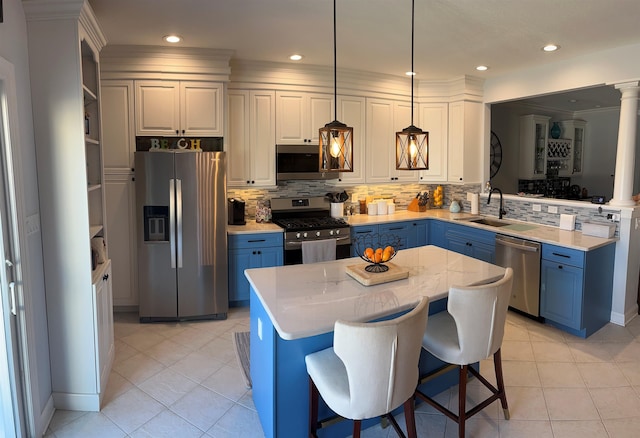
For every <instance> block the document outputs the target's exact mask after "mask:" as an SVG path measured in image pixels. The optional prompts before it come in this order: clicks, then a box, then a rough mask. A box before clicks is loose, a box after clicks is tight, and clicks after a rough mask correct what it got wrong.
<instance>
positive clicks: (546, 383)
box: [537, 362, 586, 388]
mask: <svg viewBox="0 0 640 438" xmlns="http://www.w3.org/2000/svg"><path fill="white" fill-rule="evenodd" d="M537 369H538V373H539V374H540V381H541V382H542V386H543V387H545V388H585V387H586V385H585V383H584V380H583V379H582V375H581V374H580V372H579V371H578V367H577V366H576V364H574V363H568V362H538V364H537Z"/></svg>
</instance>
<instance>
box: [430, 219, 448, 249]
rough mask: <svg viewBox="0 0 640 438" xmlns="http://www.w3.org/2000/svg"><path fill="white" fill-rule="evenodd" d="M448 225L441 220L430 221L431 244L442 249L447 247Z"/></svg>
mask: <svg viewBox="0 0 640 438" xmlns="http://www.w3.org/2000/svg"><path fill="white" fill-rule="evenodd" d="M446 231H447V223H446V222H442V221H439V220H435V219H434V220H431V221H429V244H430V245H435V246H438V247H440V248H446V247H447V238H446V236H445V234H446Z"/></svg>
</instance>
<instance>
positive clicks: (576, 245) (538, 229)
mask: <svg viewBox="0 0 640 438" xmlns="http://www.w3.org/2000/svg"><path fill="white" fill-rule="evenodd" d="M473 217H479V216H478V215H472V214H469V213H451V212H449V210H448V209H444V208H438V209H429V210H427V211H425V212H420V213H418V212H413V211H407V210H401V211H396V212H395V213H393V214H381V215H372V216H369V215H366V214H357V215H353V216H345V217H344V219H346V220H347V222H349V224H350V225H351V226H359V225H360V226H362V225H378V224H386V223H393V222H401V221H410V220H419V219H439V220H444V221H448V222H457V223H459V224H461V225H467V226H469V227H474V228H479V229H484V230H489V231H493V232H495V233H498V234H505V235H508V236H513V237H519V238H521V239H529V240H534V241H536V242H541V243H549V244H552V245H560V246H564V247H567V248H573V249H578V250H581V251H590V250H593V249H596V248H600V247H601V246H605V245H609V244H611V243H614V242H616V241H617V240H618V239H617V238H611V239H605V238H601V237H593V236H587V235H584V234H582V232H580V231H566V230H561V229H560V228H558V227H551V226H548V225H542V224H536V223H533V222H524V221H517V220H513V219H504V221H506V222H509V223H511V224H513V226H512V227H491V226H488V225H482V224H477V223H474V222H470V221H468V220H465V219H469V218H473ZM487 217H490V216H487ZM491 218H492V219H496V218H495V217H491ZM227 232H228V233H229V234H248V233H282V232H283V229H282V228H280V227H279V226H277V225H275V224H273V223H270V222H268V223H264V222H263V223H256V221H254V220H248V221H247V224H246V225H228V226H227Z"/></svg>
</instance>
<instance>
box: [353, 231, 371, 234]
mask: <svg viewBox="0 0 640 438" xmlns="http://www.w3.org/2000/svg"><path fill="white" fill-rule="evenodd" d="M356 234H371V231H356Z"/></svg>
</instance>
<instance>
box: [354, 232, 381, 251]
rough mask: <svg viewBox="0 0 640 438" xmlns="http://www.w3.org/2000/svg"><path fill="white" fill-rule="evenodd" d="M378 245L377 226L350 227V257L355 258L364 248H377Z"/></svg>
mask: <svg viewBox="0 0 640 438" xmlns="http://www.w3.org/2000/svg"><path fill="white" fill-rule="evenodd" d="M378 246H380V245H379V244H378V226H377V225H361V226H357V227H351V256H352V257H357V256H359V255H360V254H361V253H363V252H364V250H365V248H367V247H371V248H377V247H378Z"/></svg>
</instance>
